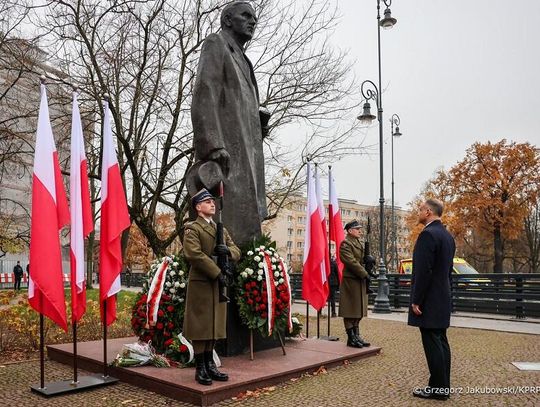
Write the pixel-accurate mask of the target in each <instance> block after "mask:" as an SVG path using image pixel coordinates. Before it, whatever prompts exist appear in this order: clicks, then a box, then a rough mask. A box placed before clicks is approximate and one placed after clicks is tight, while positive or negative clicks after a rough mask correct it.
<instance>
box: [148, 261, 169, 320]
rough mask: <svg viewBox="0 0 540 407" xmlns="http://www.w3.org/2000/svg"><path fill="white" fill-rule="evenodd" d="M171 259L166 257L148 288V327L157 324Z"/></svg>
mask: <svg viewBox="0 0 540 407" xmlns="http://www.w3.org/2000/svg"><path fill="white" fill-rule="evenodd" d="M169 262H170V259H168V258H166V259H165V260H163V262H162V263H161V264H160V265H159V268H158V270H157V271H156V274H154V277H153V278H152V282H151V283H150V288H149V290H148V299H147V302H146V315H147V316H146V321H147V322H146V328H149V327H150V326H154V325H156V322H157V316H158V308H159V300H160V299H161V294H162V293H163V285H164V284H165V278H166V277H167V268H168V267H169Z"/></svg>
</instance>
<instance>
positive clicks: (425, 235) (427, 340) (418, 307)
mask: <svg viewBox="0 0 540 407" xmlns="http://www.w3.org/2000/svg"><path fill="white" fill-rule="evenodd" d="M442 213H443V204H442V202H441V201H439V200H437V199H428V200H427V201H425V202H424V203H423V204H422V205H421V206H420V209H419V211H418V222H419V223H421V224H423V225H425V227H424V230H423V231H422V232H421V233H420V235H419V236H418V239H417V240H416V244H415V246H414V251H413V269H412V282H411V299H410V304H411V306H410V309H409V325H412V326H417V327H419V328H420V333H421V335H422V345H423V347H424V353H425V355H426V360H427V364H428V368H429V374H430V377H429V382H428V385H427V386H426V387H424V388H423V389H416V390H414V391H413V395H414V396H415V397H420V398H424V399H437V400H447V399H448V397H449V396H450V365H451V354H450V345H449V343H448V339H447V337H446V329H447V328H448V327H449V326H450V311H451V300H450V277H451V274H452V267H453V258H454V254H455V251H456V244H455V242H454V238H453V237H452V235H450V233H449V232H448V231H447V230H446V228H445V227H444V225H443V224H442V223H441V216H442Z"/></svg>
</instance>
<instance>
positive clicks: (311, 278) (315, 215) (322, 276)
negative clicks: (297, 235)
mask: <svg viewBox="0 0 540 407" xmlns="http://www.w3.org/2000/svg"><path fill="white" fill-rule="evenodd" d="M307 181H308V182H307V184H308V185H307V192H308V199H307V218H306V238H305V246H304V269H303V275H302V298H303V299H304V300H306V301H307V302H309V303H310V304H311V306H313V307H314V308H315V309H316V310H317V311H319V310H320V309H321V308H322V307H323V306H324V304H325V303H326V299H327V298H328V284H325V282H326V272H325V250H326V248H325V245H326V243H325V242H326V237H325V236H324V234H323V229H322V223H321V222H322V220H321V214H320V211H319V207H318V201H317V193H316V188H315V177H314V174H312V170H311V164H310V163H308V164H307Z"/></svg>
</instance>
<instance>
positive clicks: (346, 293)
mask: <svg viewBox="0 0 540 407" xmlns="http://www.w3.org/2000/svg"><path fill="white" fill-rule="evenodd" d="M345 230H346V231H347V236H345V239H343V241H342V242H341V245H340V246H339V259H340V260H341V262H342V263H343V265H344V267H343V274H342V278H341V285H340V286H339V316H340V317H343V324H344V325H345V331H346V332H347V346H351V347H353V348H362V347H363V346H369V345H370V344H369V342H366V341H365V340H364V339H362V337H361V336H360V328H359V324H360V320H361V319H362V318H363V317H367V308H368V296H367V286H366V281H367V278H368V273H367V271H366V269H365V268H364V264H363V262H364V246H363V245H362V242H361V241H360V223H358V221H356V220H353V221H352V222H349V223H347V224H346V225H345Z"/></svg>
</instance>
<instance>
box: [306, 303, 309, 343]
mask: <svg viewBox="0 0 540 407" xmlns="http://www.w3.org/2000/svg"><path fill="white" fill-rule="evenodd" d="M306 338H309V302H308V301H306Z"/></svg>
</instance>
